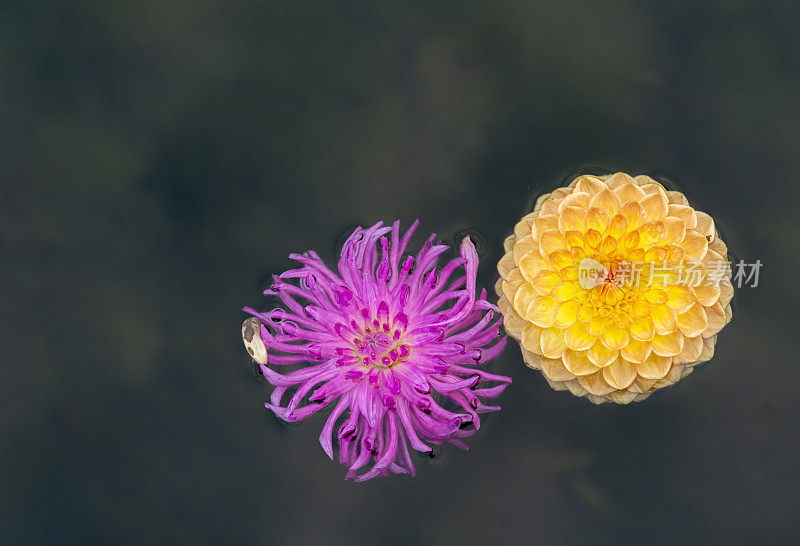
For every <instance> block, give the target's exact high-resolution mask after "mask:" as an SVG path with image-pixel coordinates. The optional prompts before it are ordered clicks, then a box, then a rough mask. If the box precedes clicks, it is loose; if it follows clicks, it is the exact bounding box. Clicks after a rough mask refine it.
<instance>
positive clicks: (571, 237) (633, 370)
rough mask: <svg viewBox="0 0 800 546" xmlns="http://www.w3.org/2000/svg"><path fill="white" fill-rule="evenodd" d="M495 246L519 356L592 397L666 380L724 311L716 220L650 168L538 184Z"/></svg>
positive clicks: (620, 395)
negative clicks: (542, 190) (500, 246)
mask: <svg viewBox="0 0 800 546" xmlns="http://www.w3.org/2000/svg"><path fill="white" fill-rule="evenodd" d="M505 250H506V255H505V256H504V257H503V259H502V260H500V263H499V264H498V270H499V271H500V276H501V279H500V281H499V282H498V283H497V286H496V290H497V293H498V295H499V296H500V301H499V304H498V305H499V307H500V309H501V310H502V312H503V314H504V316H505V321H504V322H505V328H506V331H507V332H508V333H509V334H510V335H512V336H513V337H514V338H516V339H517V340H519V342H520V345H521V347H522V354H523V358H524V360H525V363H526V364H527V365H528V366H529V367H531V368H533V369H536V370H541V371H542V373H543V374H544V376H545V378H547V381H548V382H549V383H550V385H551V386H552V387H553V388H555V389H557V390H564V389H569V390H570V391H571V392H572V393H573V394H575V395H577V396H586V397H587V398H589V399H590V400H591V401H592V402H594V403H597V404H599V403H601V402H604V401H606V400H611V401H614V402H618V403H623V404H624V403H628V402H631V401H638V400H643V399H644V398H646V397H647V396H649V395H650V394H651V393H652V392H653V391H655V390H656V389H659V388H661V387H665V386H667V385H671V384H673V383H675V382H676V381H678V380H679V379H681V378H682V377H683V376H685V375H687V374H688V373H690V372H691V371H692V367H693V366H694V365H695V364H698V363H701V362H705V361H707V360H709V359H710V358H711V356H712V355H713V353H714V345H715V343H716V335H717V333H718V332H719V331H720V330H721V329H722V327H723V326H725V324H727V323H728V322H729V321H730V319H731V307H730V300H731V297H732V296H733V287H732V285H731V283H730V269H729V265H728V261H727V248H726V246H725V244H724V243H723V242H722V240H721V239H720V238H719V236H718V234H717V231H716V229H715V227H714V221H713V220H712V219H711V217H710V216H709V215H708V214H705V213H703V212H700V211H696V210H694V209H693V208H692V207H691V206H689V203H688V201H687V200H686V197H684V195H683V194H682V193H680V192H677V191H667V190H666V189H665V188H664V187H663V186H662V185H661V184H659V183H658V182H656V181H655V180H653V179H652V178H650V177H648V176H637V177H636V178H631V177H630V176H628V175H627V174H624V173H617V174H614V175H611V176H580V177H578V178H576V179H575V180H574V181H573V182H572V183H571V184H570V185H569V186H567V187H563V188H558V189H557V190H555V191H554V192H552V193H550V194H547V195H543V196H542V197H540V198H539V200H538V201H537V203H536V206H535V208H534V211H533V212H532V213H530V214H528V215H527V216H525V217H524V218H523V219H522V220H521V221H520V222H519V223H518V224H517V225H516V227H515V228H514V234H513V235H511V236H510V237H508V238H507V239H506V241H505Z"/></svg>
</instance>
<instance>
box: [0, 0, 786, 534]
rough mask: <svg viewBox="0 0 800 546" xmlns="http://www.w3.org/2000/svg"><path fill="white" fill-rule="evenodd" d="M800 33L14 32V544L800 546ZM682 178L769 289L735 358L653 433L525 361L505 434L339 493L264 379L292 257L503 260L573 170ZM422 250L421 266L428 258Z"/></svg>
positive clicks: (447, 26)
mask: <svg viewBox="0 0 800 546" xmlns="http://www.w3.org/2000/svg"><path fill="white" fill-rule="evenodd" d="M798 24H800V9H799V8H798V7H797V4H796V3H789V2H770V3H767V2H761V3H756V2H747V1H734V2H727V1H714V2H701V3H697V2H694V1H683V0H681V1H677V2H639V3H635V2H627V1H619V2H600V3H597V2H588V1H581V0H566V1H564V2H557V3H556V2H546V3H545V2H542V3H531V2H524V1H510V2H493V3H488V2H487V3H485V4H477V3H462V2H445V3H441V4H439V6H438V7H436V8H432V7H424V6H423V5H411V4H403V5H400V4H396V3H394V2H385V1H379V2H338V3H336V2H255V1H243V0H242V1H239V0H234V1H228V2H222V1H215V0H201V1H196V2H187V1H167V2H164V1H155V0H143V1H140V2H120V1H111V2H88V1H72V2H68V1H64V2H13V3H2V5H0V295H1V296H2V302H3V304H4V305H3V308H4V310H5V312H4V313H2V315H0V331H1V332H2V334H1V335H0V542H2V543H4V544H52V543H65V544H87V543H106V542H114V543H138V544H143V543H152V542H159V543H226V544H228V543H230V544H240V543H273V544H288V543H293V544H294V543H317V544H375V543H389V544H394V543H419V544H450V543H458V544H472V543H475V544H478V543H505V542H521V541H529V542H540V543H552V542H559V543H599V544H603V543H637V544H642V543H671V544H675V543H701V542H702V543H721V542H727V543H752V542H758V543H762V544H763V543H789V542H797V541H798V540H800V520H798V518H797V511H798V505H800V492H799V491H800V489H799V488H800V479H799V478H800V474H799V473H798V460H800V435H799V434H798V419H799V418H800V390H799V388H798V385H800V365H799V364H800V363H799V362H798V357H797V349H796V347H797V342H798V336H797V317H798V306H799V305H800V284H798V283H797V275H798V271H800V259H798V254H796V252H797V246H798V239H799V238H800V225H798V221H797V210H798V209H797V205H798V189H799V188H800V180H799V179H798V172H800V130H798V128H800V54H798V51H800V48H799V47H798V46H799V45H800V44H799V43H798V42H799V41H800V40H798V33H797V28H798ZM587 166H588V167H592V166H595V167H597V168H598V169H604V170H623V171H627V172H631V173H640V172H655V173H660V174H663V175H666V176H668V177H669V178H670V179H671V180H673V181H674V182H675V184H676V185H677V186H678V187H679V188H680V189H681V190H682V191H684V192H685V193H686V194H687V196H688V197H689V199H690V201H691V202H692V204H693V205H695V206H696V207H697V208H699V209H701V210H704V211H706V212H708V213H710V214H711V215H712V216H713V217H714V218H715V219H716V220H717V221H718V224H719V225H721V226H722V228H723V229H724V235H725V238H726V240H727V242H728V244H729V247H730V248H731V250H732V251H733V252H734V253H735V255H736V256H737V257H738V258H742V259H744V260H746V261H755V260H756V259H760V260H761V261H762V262H763V263H764V267H763V269H762V271H761V278H760V284H759V286H758V287H756V288H743V289H741V290H738V291H737V295H736V297H735V300H734V301H735V309H734V320H733V322H732V323H731V324H730V325H729V326H727V327H726V328H725V329H724V330H723V332H722V334H721V335H720V338H719V343H718V345H717V350H716V356H715V357H714V359H713V360H712V361H711V363H710V364H708V365H705V366H703V367H702V368H700V369H698V370H697V371H696V372H695V373H694V374H692V375H691V376H689V377H687V378H686V379H685V380H684V381H682V382H681V383H679V384H678V385H677V386H676V387H674V388H671V389H669V390H666V391H664V392H660V393H658V394H655V395H654V396H652V397H651V398H650V399H648V400H647V401H645V402H643V403H640V404H634V405H631V406H627V407H616V406H611V405H604V406H600V407H597V406H594V405H592V404H590V403H588V402H586V401H585V400H582V399H578V398H575V397H573V396H571V395H570V394H567V393H564V392H555V391H553V390H551V389H550V387H548V386H547V384H546V383H545V381H544V379H543V378H542V377H541V375H540V374H538V373H535V372H532V371H530V370H528V369H527V368H525V366H524V365H523V363H522V360H521V357H520V355H519V352H518V349H517V347H516V345H514V344H510V345H509V347H508V349H507V350H506V352H505V353H504V355H503V356H502V357H501V358H500V359H499V360H498V361H497V362H495V365H494V368H493V370H494V371H497V372H499V373H504V374H508V375H511V376H513V378H514V383H513V384H512V385H511V387H510V388H509V389H508V390H507V391H506V392H505V394H504V395H503V396H502V398H501V399H500V403H501V404H502V406H503V411H502V412H500V413H499V414H495V415H492V416H491V417H490V418H488V419H487V420H486V423H485V425H484V427H482V429H481V430H480V431H479V433H478V434H477V435H476V436H474V437H473V438H472V440H471V442H470V445H471V447H472V450H471V451H470V452H469V453H467V454H465V453H462V452H460V451H459V450H457V449H454V448H445V449H444V450H443V451H442V452H441V453H440V454H439V455H438V456H437V457H436V458H435V459H434V460H432V461H429V460H425V459H423V458H418V459H417V461H418V464H417V467H418V471H419V475H418V476H417V477H416V478H414V479H409V478H407V477H402V476H393V477H391V478H389V479H376V480H373V481H371V482H367V483H364V484H353V483H352V482H345V481H344V473H345V470H344V468H342V467H340V466H339V465H338V464H336V463H334V462H331V461H329V460H328V459H327V458H326V457H325V455H324V453H323V452H322V449H321V448H320V446H319V443H318V441H317V436H318V434H319V430H320V428H321V426H322V423H323V422H324V417H323V416H321V415H320V416H317V417H315V418H313V419H311V420H310V421H309V422H306V423H303V424H300V425H297V426H287V425H285V424H281V423H279V422H278V421H277V420H276V419H275V418H274V417H273V416H272V415H271V414H270V413H268V412H267V411H266V410H265V409H264V408H263V403H264V400H265V393H266V386H265V385H263V384H262V383H259V382H258V380H257V378H255V377H254V376H252V375H251V374H250V372H249V370H248V359H247V355H246V353H245V351H244V349H243V347H242V344H241V340H240V325H241V322H242V320H243V318H244V315H243V314H242V313H241V312H240V310H239V309H240V308H241V307H242V306H243V305H263V304H265V303H266V302H265V298H263V297H261V296H260V291H261V290H262V289H263V288H264V287H265V282H266V279H267V278H268V276H269V275H270V274H272V273H279V272H281V271H283V270H285V269H287V268H288V267H289V266H290V265H291V263H290V261H289V259H288V254H289V253H290V252H295V251H303V250H306V249H316V250H317V251H318V252H319V253H320V254H321V255H322V256H323V257H324V258H326V259H327V260H333V258H334V255H335V249H336V244H337V241H338V240H340V239H341V236H342V235H343V234H344V233H345V232H346V231H347V229H348V228H351V227H352V226H354V225H358V224H362V225H371V224H372V223H374V222H375V221H377V220H381V219H382V220H385V221H392V220H394V219H397V218H399V219H401V220H402V221H403V223H404V225H406V224H407V223H409V222H410V221H411V220H413V219H414V218H417V217H419V218H420V219H421V220H422V227H421V230H422V231H423V232H426V233H427V232H431V231H435V232H437V233H438V234H440V236H441V237H443V238H445V239H452V238H453V236H454V235H455V234H456V233H459V232H461V231H462V230H464V229H470V230H473V232H477V233H479V234H480V235H481V236H482V238H483V241H484V243H485V248H484V254H483V257H482V263H481V267H480V281H481V283H482V284H483V286H485V287H487V288H489V289H490V290H491V285H492V284H493V282H494V280H495V279H496V275H497V274H496V271H495V264H496V261H497V260H498V259H499V258H500V256H501V254H502V240H503V238H504V237H505V235H506V234H507V233H508V232H510V230H511V229H512V226H513V225H514V223H515V221H516V220H517V218H519V217H520V216H521V215H522V214H523V213H524V212H525V210H526V207H527V206H528V205H529V203H530V202H531V200H532V199H533V198H534V197H535V196H536V195H538V194H539V193H541V192H542V191H544V190H545V189H549V188H552V187H554V186H555V185H557V184H559V183H560V182H561V181H563V180H564V178H565V177H566V176H567V175H568V174H569V173H570V172H573V171H575V170H577V169H581V168H585V167H587ZM420 239H421V238H417V243H419V241H420Z"/></svg>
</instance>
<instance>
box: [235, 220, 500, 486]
mask: <svg viewBox="0 0 800 546" xmlns="http://www.w3.org/2000/svg"><path fill="white" fill-rule="evenodd" d="M417 225H418V222H415V223H414V224H413V225H412V226H411V228H410V229H409V230H408V231H406V232H405V233H404V234H403V235H402V236H401V234H400V228H399V222H395V223H394V224H393V225H392V226H383V224H382V223H381V222H379V223H377V224H375V225H374V226H372V227H370V228H368V229H362V228H358V229H356V230H355V231H354V232H353V234H352V235H351V236H350V237H349V238H348V239H347V241H346V242H345V243H344V246H343V247H342V251H341V257H340V259H339V264H338V272H334V271H332V270H331V269H329V268H328V267H326V266H325V264H324V263H323V262H322V260H320V258H319V256H318V255H317V254H316V253H315V252H311V251H309V252H306V253H304V254H302V255H299V254H293V255H292V256H290V257H291V258H292V259H293V260H295V261H297V262H299V263H300V264H301V266H302V267H300V268H298V269H292V270H290V271H287V272H285V273H283V274H282V275H280V276H276V277H274V284H273V285H272V287H271V288H270V289H269V290H267V291H265V292H264V293H265V294H266V295H274V296H278V297H279V298H280V300H281V301H282V302H283V305H284V307H277V308H275V309H272V310H270V311H267V312H264V313H260V312H257V311H255V310H253V309H251V308H248V307H246V308H245V309H244V310H245V311H246V312H248V313H250V314H251V315H253V316H254V317H255V318H251V319H248V321H245V324H244V326H243V336H244V341H245V345H246V346H247V348H248V351H249V352H250V354H251V356H253V357H254V358H255V359H256V360H257V362H258V363H259V366H260V369H261V373H262V374H263V375H264V377H265V378H266V379H267V381H269V382H270V383H271V384H272V385H274V386H275V389H274V390H273V391H272V395H271V398H270V402H269V403H267V404H266V407H267V408H269V409H271V410H272V411H273V412H274V413H275V415H277V416H278V417H280V418H281V419H284V420H286V421H300V420H303V419H306V418H308V417H309V416H311V415H313V414H314V413H316V412H318V411H319V410H321V409H322V408H325V407H326V406H329V405H333V406H334V407H333V410H332V411H331V413H330V415H329V417H328V419H327V421H326V423H325V425H324V427H323V429H322V433H321V434H320V437H319V439H320V443H321V444H322V448H323V449H324V450H325V453H327V454H328V456H329V457H331V458H333V435H334V429H335V428H336V425H337V423H339V426H338V429H336V437H337V439H338V445H339V460H340V462H341V463H342V464H344V465H346V466H348V467H349V471H348V473H347V477H348V478H356V480H358V481H360V480H366V479H370V478H372V477H375V476H379V475H387V474H388V473H389V472H394V473H406V472H410V473H411V474H412V475H413V474H414V473H415V471H414V465H413V463H412V461H411V457H410V453H409V449H408V445H409V444H410V445H411V447H412V448H413V449H416V450H418V451H430V450H431V447H430V445H429V444H441V443H443V442H449V443H451V444H455V445H456V446H459V447H461V448H464V449H466V445H465V444H464V443H463V442H462V439H464V438H466V437H468V436H470V435H471V434H473V433H474V432H475V430H477V429H478V428H479V427H480V416H479V414H481V413H484V412H488V411H496V410H499V409H500V408H499V407H497V406H489V405H486V404H485V403H484V400H483V399H487V398H496V397H497V396H499V395H500V393H502V392H503V390H504V389H505V387H506V386H507V385H508V383H510V382H511V379H510V378H508V377H504V376H499V375H493V374H491V373H488V372H486V371H484V370H482V369H481V368H480V366H481V365H482V364H484V363H486V362H487V361H489V360H492V359H493V358H495V357H496V356H497V355H499V354H500V353H501V352H502V350H503V348H504V347H505V342H506V338H505V337H501V335H500V324H499V323H500V321H501V320H502V317H499V316H498V318H497V319H494V317H495V316H496V312H497V311H498V309H497V307H495V306H494V305H492V304H490V303H489V302H488V301H486V291H485V290H483V291H482V292H481V294H480V295H479V296H478V297H476V288H475V280H476V273H477V266H478V255H477V253H476V251H475V247H474V246H473V244H472V242H471V241H470V240H469V238H465V239H464V241H463V242H462V243H461V250H460V257H458V258H456V259H454V260H452V261H450V262H449V263H448V264H446V265H445V266H444V267H441V268H437V262H438V260H439V257H440V256H441V255H442V254H443V253H444V252H446V251H447V250H448V249H449V248H450V247H448V246H447V245H442V244H434V240H435V235H431V237H430V238H429V239H428V240H427V242H426V243H425V245H424V247H423V248H422V250H420V252H419V253H418V254H417V255H416V256H414V257H412V256H406V257H405V258H403V252H404V250H405V248H406V246H407V245H408V242H409V239H410V238H411V235H412V234H413V232H414V230H415V229H416V227H417ZM378 249H380V250H378ZM459 268H463V270H464V273H463V275H461V276H457V275H456V276H455V277H457V278H454V280H451V277H454V274H455V273H456V271H458V270H459ZM493 319H494V320H493ZM253 321H256V322H255V323H254V322H253ZM258 323H260V324H258ZM255 326H257V329H256V328H255ZM256 334H257V336H256ZM262 345H263V349H262ZM267 363H268V364H269V366H268V365H267ZM289 365H299V367H298V368H297V369H295V370H294V371H291V372H289V373H287V374H285V375H283V374H279V373H277V372H275V371H274V370H273V369H272V368H271V367H270V366H289ZM294 388H296V390H294V392H293V394H292V395H291V396H290V397H289V399H288V401H284V395H285V394H286V392H287V390H289V389H294ZM369 464H372V467H371V468H369V469H368V470H367V471H365V472H364V473H362V474H360V475H358V472H359V471H360V470H361V469H362V468H364V467H366V466H367V465H369Z"/></svg>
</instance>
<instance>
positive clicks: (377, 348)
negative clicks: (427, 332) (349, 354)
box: [352, 313, 411, 368]
mask: <svg viewBox="0 0 800 546" xmlns="http://www.w3.org/2000/svg"><path fill="white" fill-rule="evenodd" d="M362 315H363V323H362V326H361V328H357V332H358V335H356V336H355V337H354V338H353V340H352V346H353V350H354V351H355V353H356V355H357V357H358V359H359V361H360V362H361V364H362V365H364V366H366V367H368V368H392V367H393V366H396V365H397V364H400V363H401V362H403V361H404V359H405V358H406V357H408V355H410V354H411V348H410V347H409V346H408V345H406V344H405V343H403V330H404V328H402V325H400V326H401V327H398V328H392V324H390V323H389V321H388V320H386V321H383V322H381V321H379V320H378V319H374V320H370V317H369V316H368V315H366V314H365V313H362ZM353 322H354V324H353V325H354V326H355V321H353Z"/></svg>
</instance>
